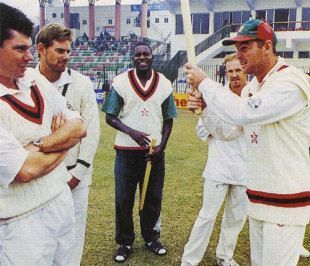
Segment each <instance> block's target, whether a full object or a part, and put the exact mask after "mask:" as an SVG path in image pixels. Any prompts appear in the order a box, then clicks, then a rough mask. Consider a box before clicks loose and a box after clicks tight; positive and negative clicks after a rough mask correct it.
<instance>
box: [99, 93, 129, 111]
mask: <svg viewBox="0 0 310 266" xmlns="http://www.w3.org/2000/svg"><path fill="white" fill-rule="evenodd" d="M123 105H124V100H123V98H122V97H121V96H120V95H119V94H118V93H117V91H116V90H115V89H114V88H112V90H111V91H110V92H109V94H108V97H107V98H106V100H105V102H104V104H103V105H102V109H101V111H102V112H105V113H107V114H111V115H115V116H118V115H119V113H120V111H121V109H122V107H123Z"/></svg>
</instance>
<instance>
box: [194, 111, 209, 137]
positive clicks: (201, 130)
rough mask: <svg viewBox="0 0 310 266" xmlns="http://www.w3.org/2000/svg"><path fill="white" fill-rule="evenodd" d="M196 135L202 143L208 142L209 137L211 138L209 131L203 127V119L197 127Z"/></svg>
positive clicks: (199, 120)
mask: <svg viewBox="0 0 310 266" xmlns="http://www.w3.org/2000/svg"><path fill="white" fill-rule="evenodd" d="M196 135H197V137H198V138H199V139H201V140H202V141H206V140H207V139H208V136H209V132H208V131H207V129H206V128H205V126H204V125H203V123H202V119H201V117H199V119H198V123H197V125H196Z"/></svg>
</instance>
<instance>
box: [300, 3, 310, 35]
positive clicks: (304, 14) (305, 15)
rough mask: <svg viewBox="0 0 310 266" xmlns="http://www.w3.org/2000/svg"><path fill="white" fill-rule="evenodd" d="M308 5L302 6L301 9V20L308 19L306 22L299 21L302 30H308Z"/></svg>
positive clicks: (309, 12)
mask: <svg viewBox="0 0 310 266" xmlns="http://www.w3.org/2000/svg"><path fill="white" fill-rule="evenodd" d="M309 18H310V7H307V8H303V9H302V21H308V22H303V23H301V27H302V29H303V30H310V22H309Z"/></svg>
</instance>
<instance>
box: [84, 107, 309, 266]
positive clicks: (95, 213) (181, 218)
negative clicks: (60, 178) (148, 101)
mask: <svg viewBox="0 0 310 266" xmlns="http://www.w3.org/2000/svg"><path fill="white" fill-rule="evenodd" d="M100 117H101V139H100V146H99V149H98V152H97V155H96V158H95V162H94V177H93V184H92V187H91V193H90V198H89V212H88V214H89V216H88V224H87V232H86V240H85V248H84V255H83V260H82V265H85V266H92V265H113V264H114V263H113V260H112V256H113V253H114V250H115V248H116V244H115V242H114V181H113V180H114V177H113V167H114V156H115V152H114V150H113V143H114V136H115V130H114V129H112V128H111V127H109V126H107V125H106V123H105V122H104V116H103V114H102V113H101V114H100ZM196 123H197V117H195V116H194V115H193V114H192V113H190V112H189V111H183V110H180V111H179V117H178V118H177V119H175V121H174V127H173V131H172V134H171V137H170V141H169V143H168V147H167V151H166V177H165V178H166V179H165V187H164V198H163V210H162V231H161V241H162V242H163V243H164V244H165V245H166V246H167V248H168V254H167V255H166V256H165V257H156V256H154V255H152V254H151V253H149V252H148V251H146V250H145V249H144V247H143V244H144V242H143V239H142V238H141V236H140V230H139V220H138V211H137V207H138V204H136V206H135V220H134V221H135V230H136V241H135V244H134V253H133V254H132V256H131V257H130V258H129V259H128V261H127V262H126V263H125V264H124V265H180V259H181V256H182V252H183V247H184V245H185V244H186V242H187V240H188V237H189V234H190V231H191V228H192V226H193V223H194V221H195V219H196V217H197V214H198V211H199V210H200V207H201V201H202V185H203V179H202V177H201V173H202V170H203V168H204V165H205V162H206V151H207V144H206V143H203V142H201V141H200V140H198V138H197V137H196V135H195V131H194V128H195V125H196ZM136 203H138V198H137V201H136ZM221 216H222V210H221V212H220V215H219V216H218V219H217V221H216V224H215V228H214V231H213V234H212V237H211V239H210V243H209V246H208V249H207V251H206V253H205V256H204V258H203V261H202V263H201V264H200V265H207V266H208V265H215V249H216V244H217V240H218V237H219V229H220V221H221ZM309 233H310V228H309V226H308V228H307V232H306V239H305V246H306V247H307V248H310V236H309ZM234 258H235V259H236V261H237V262H238V263H239V264H240V265H250V247H249V237H248V225H247V224H246V225H245V227H244V229H243V230H242V232H241V234H240V236H239V241H238V245H237V247H236V250H235V256H234ZM298 265H299V266H306V265H310V259H301V260H300V262H299V264H298ZM271 266H277V265H271Z"/></svg>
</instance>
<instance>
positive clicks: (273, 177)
mask: <svg viewBox="0 0 310 266" xmlns="http://www.w3.org/2000/svg"><path fill="white" fill-rule="evenodd" d="M233 44H235V46H236V48H237V58H238V59H239V61H240V63H241V65H242V68H243V70H244V71H245V72H246V73H247V74H253V75H254V76H255V77H254V78H253V79H252V81H251V82H250V83H248V85H247V86H246V87H245V88H244V89H243V91H242V94H243V95H245V96H247V97H241V98H237V97H236V98H228V95H227V92H226V91H224V90H219V89H217V87H218V86H220V85H219V84H218V83H215V82H214V81H212V80H210V79H209V78H207V76H206V74H205V73H204V72H203V71H201V70H199V69H198V68H196V67H193V66H191V65H190V64H187V65H186V73H187V79H188V81H189V82H190V83H191V84H193V85H194V86H197V87H198V89H199V90H200V92H201V93H202V95H203V99H204V101H205V102H206V104H207V106H208V108H209V109H210V110H212V111H213V112H214V113H215V114H216V115H218V116H219V117H220V118H221V119H222V120H224V121H225V122H227V123H230V124H234V125H241V126H243V129H244V134H245V137H246V148H247V160H248V165H247V167H248V184H247V187H248V188H247V195H248V199H249V210H248V214H249V224H250V240H251V261H252V265H286V266H287V265H288V266H289V265H296V264H297V262H298V259H299V254H300V252H299V251H300V248H301V247H302V241H303V237H304V233H305V228H306V225H307V224H308V223H309V217H310V180H309V172H310V161H309V144H310V130H309V128H310V107H309V103H310V80H309V77H308V76H307V75H305V74H304V73H302V72H301V71H299V70H297V69H296V68H294V67H290V66H288V65H287V64H286V63H285V61H284V60H283V59H282V58H280V57H276V54H275V47H276V44H277V38H276V36H275V34H274V32H273V30H272V28H271V27H270V26H269V25H268V24H267V23H265V22H263V21H260V20H257V19H255V20H251V21H247V22H245V23H244V24H243V26H242V27H241V28H240V30H239V32H238V34H237V36H236V37H233V38H230V39H227V40H224V41H223V45H233ZM192 106H193V105H192Z"/></svg>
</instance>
